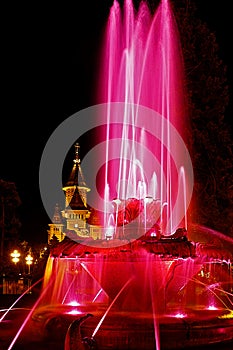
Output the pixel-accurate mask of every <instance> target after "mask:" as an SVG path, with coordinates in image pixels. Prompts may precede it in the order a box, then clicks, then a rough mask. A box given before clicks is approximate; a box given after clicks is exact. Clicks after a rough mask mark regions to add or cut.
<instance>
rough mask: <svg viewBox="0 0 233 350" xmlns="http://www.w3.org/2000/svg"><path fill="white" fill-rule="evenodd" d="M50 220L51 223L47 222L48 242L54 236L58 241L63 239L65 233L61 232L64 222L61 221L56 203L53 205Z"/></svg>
mask: <svg viewBox="0 0 233 350" xmlns="http://www.w3.org/2000/svg"><path fill="white" fill-rule="evenodd" d="M52 222H53V223H52V224H49V230H48V243H49V242H50V241H51V239H53V238H54V236H55V237H56V238H57V239H58V241H59V242H61V241H63V239H64V237H65V234H64V233H63V231H64V224H63V222H62V217H61V211H60V208H59V206H58V204H56V206H55V210H54V214H53V220H52Z"/></svg>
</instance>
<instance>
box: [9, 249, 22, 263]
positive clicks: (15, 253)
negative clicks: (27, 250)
mask: <svg viewBox="0 0 233 350" xmlns="http://www.w3.org/2000/svg"><path fill="white" fill-rule="evenodd" d="M11 257H12V261H13V263H15V265H16V264H17V263H18V262H19V257H20V253H19V252H18V250H17V249H15V250H14V251H13V252H12V253H11Z"/></svg>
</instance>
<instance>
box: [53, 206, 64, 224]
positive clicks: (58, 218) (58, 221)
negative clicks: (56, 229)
mask: <svg viewBox="0 0 233 350" xmlns="http://www.w3.org/2000/svg"><path fill="white" fill-rule="evenodd" d="M52 221H53V223H54V224H62V218H61V214H60V209H59V205H58V204H56V206H55V209H54V214H53V220H52Z"/></svg>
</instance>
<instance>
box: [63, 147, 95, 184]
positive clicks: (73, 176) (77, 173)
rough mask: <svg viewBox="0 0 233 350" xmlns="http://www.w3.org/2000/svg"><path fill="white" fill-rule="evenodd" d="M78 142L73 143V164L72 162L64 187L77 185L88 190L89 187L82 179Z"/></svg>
mask: <svg viewBox="0 0 233 350" xmlns="http://www.w3.org/2000/svg"><path fill="white" fill-rule="evenodd" d="M79 148H80V146H79V144H78V143H76V144H75V159H74V160H73V162H74V164H73V168H72V170H71V173H70V176H69V178H68V180H67V182H66V183H65V185H64V187H72V186H78V187H84V188H86V189H87V190H89V188H88V187H87V185H86V181H85V179H84V176H83V172H82V168H81V165H80V163H81V161H80V157H79Z"/></svg>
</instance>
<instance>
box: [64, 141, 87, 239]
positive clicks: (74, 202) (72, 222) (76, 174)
mask: <svg viewBox="0 0 233 350" xmlns="http://www.w3.org/2000/svg"><path fill="white" fill-rule="evenodd" d="M74 147H75V158H74V160H73V168H72V171H71V173H70V176H69V178H68V181H67V182H66V184H65V186H64V187H63V191H64V193H65V209H64V210H63V211H62V216H63V217H64V218H65V219H66V224H67V225H66V228H67V230H73V231H75V232H76V233H77V235H78V236H80V237H87V236H89V231H88V229H87V219H88V218H89V216H90V211H89V208H88V205H87V192H89V191H90V188H89V187H87V185H86V182H85V180H84V176H83V172H82V169H81V161H80V155H79V150H80V146H79V144H78V143H75V146H74Z"/></svg>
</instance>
